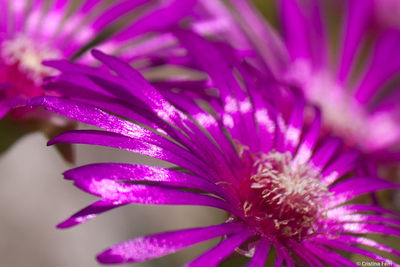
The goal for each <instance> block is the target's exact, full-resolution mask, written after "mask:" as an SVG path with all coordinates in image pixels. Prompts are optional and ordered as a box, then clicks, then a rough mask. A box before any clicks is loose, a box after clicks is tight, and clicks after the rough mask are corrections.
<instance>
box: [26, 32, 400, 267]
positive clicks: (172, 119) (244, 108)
mask: <svg viewBox="0 0 400 267" xmlns="http://www.w3.org/2000/svg"><path fill="white" fill-rule="evenodd" d="M175 35H176V37H177V38H178V40H180V44H181V45H182V46H183V47H184V48H186V50H187V53H188V56H189V58H190V59H191V62H190V63H191V66H193V67H194V68H196V69H198V70H203V71H204V72H205V73H207V74H208V76H209V77H210V79H209V80H208V81H207V82H206V83H209V86H210V87H216V88H218V90H219V92H220V96H219V98H214V99H210V100H209V101H208V102H207V103H208V108H204V104H205V103H204V102H203V105H198V104H197V103H198V102H196V101H195V97H192V98H190V97H183V96H182V95H181V94H175V95H174V94H173V93H171V92H169V93H168V90H166V91H159V90H158V89H157V88H161V87H163V85H168V81H165V83H163V82H158V83H155V84H156V86H157V88H156V87H154V86H153V85H151V84H150V83H148V82H147V81H146V80H145V79H144V78H143V77H142V76H141V75H140V74H139V73H138V72H136V71H135V70H134V69H132V68H131V67H130V66H129V65H128V64H126V63H124V62H122V61H119V60H118V59H116V58H114V57H111V56H107V55H105V54H103V53H101V52H99V51H93V55H94V56H95V57H96V58H97V59H98V60H100V61H101V62H102V63H103V64H104V65H106V66H107V67H108V68H110V69H111V70H112V72H113V73H115V75H114V74H112V73H111V72H108V71H105V70H104V69H99V68H93V67H87V66H84V65H79V64H76V63H71V62H66V61H51V62H48V63H47V65H48V66H52V67H54V68H56V69H58V70H59V71H60V72H61V75H60V76H58V77H57V78H55V79H54V80H53V81H50V82H49V84H47V85H46V88H47V89H56V90H57V92H58V93H60V94H63V95H65V97H67V98H68V99H66V98H59V97H55V96H45V97H38V98H35V99H34V100H33V101H32V102H31V104H32V105H34V106H42V107H44V108H45V109H47V110H50V111H52V112H56V113H59V114H61V115H64V116H67V117H69V118H71V119H74V120H77V121H80V122H83V123H87V124H91V125H94V126H97V127H99V128H100V130H75V131H69V132H65V133H63V134H61V135H59V136H57V137H55V138H54V139H52V140H51V141H50V142H49V144H57V143H64V142H67V143H80V144H90V145H102V146H107V147H116V148H119V149H124V150H127V151H131V152H135V153H140V154H143V155H147V156H151V157H154V158H157V159H161V160H164V161H168V162H170V163H172V164H174V165H176V166H178V167H179V168H176V169H174V170H173V169H167V168H161V167H152V166H144V165H135V164H126V163H124V164H121V163H100V164H92V165H87V166H83V167H79V168H75V169H72V170H69V171H67V172H65V173H64V176H65V178H66V179H69V180H73V181H74V184H75V185H76V186H77V187H78V188H80V189H82V190H84V191H86V192H88V193H90V194H93V195H96V196H98V197H100V199H99V200H98V201H96V202H94V203H93V204H92V205H90V206H88V207H86V208H84V209H82V210H81V211H79V212H78V213H76V214H74V215H73V216H72V217H70V218H69V219H67V220H66V221H64V222H63V223H61V224H59V226H58V227H60V228H66V227H71V226H73V225H76V224H80V223H82V222H85V221H87V220H90V219H92V218H94V217H95V216H97V215H98V214H100V213H103V212H106V211H108V210H110V209H114V208H117V207H120V206H123V205H127V204H131V203H137V204H151V205H201V206H209V207H214V208H218V209H222V210H224V211H226V212H227V213H228V214H229V216H228V219H227V220H226V221H225V222H223V223H221V224H219V225H213V226H206V227H202V228H194V229H185V230H177V231H172V232H166V233H160V234H154V235H148V236H142V237H138V238H135V239H132V240H129V241H125V242H122V243H120V244H117V245H115V246H113V247H111V248H110V249H107V250H106V251H104V252H102V253H101V254H100V255H99V256H98V260H99V261H100V262H102V263H126V262H141V261H146V260H150V259H153V258H157V257H162V256H164V255H167V254H171V253H174V252H176V251H178V250H181V249H183V248H185V247H188V246H191V245H194V244H196V243H199V242H203V241H206V240H209V239H213V238H217V237H220V238H222V239H221V242H220V243H219V244H218V245H217V246H215V247H213V248H211V249H210V250H209V251H207V252H205V253H203V254H202V255H200V256H199V257H198V258H196V259H194V260H193V261H191V262H190V263H188V264H187V266H216V265H217V264H218V263H220V262H221V261H222V260H223V259H224V258H226V257H227V256H229V255H230V254H232V253H234V252H237V253H239V254H242V255H245V256H247V257H249V258H251V260H250V263H249V266H264V263H265V261H266V259H267V257H268V254H269V251H270V250H272V249H274V250H275V251H276V255H277V256H276V260H275V265H274V266H282V264H283V263H284V262H285V263H286V266H294V265H295V264H296V265H300V264H308V265H309V266H326V265H330V266H357V265H356V264H355V263H353V262H351V261H350V260H348V259H346V258H345V257H344V256H342V255H340V254H339V252H338V251H337V250H341V251H346V252H351V253H356V254H361V255H365V256H367V257H370V258H372V259H374V260H377V261H383V262H386V263H390V260H388V259H386V258H385V257H382V256H380V255H378V254H376V253H375V252H370V251H368V250H365V249H363V248H359V247H358V245H365V246H367V247H372V248H375V249H377V250H379V251H381V252H387V253H390V254H394V255H397V256H400V252H399V251H397V250H394V249H392V248H389V247H387V246H385V245H383V244H380V243H379V242H377V241H374V240H373V239H370V238H369V237H364V236H360V234H383V235H394V236H400V231H399V228H398V226H399V225H400V220H399V219H400V216H399V214H397V213H395V212H392V211H390V210H386V209H384V208H382V207H380V206H378V205H375V204H361V203H357V202H354V201H353V199H354V198H356V197H358V196H361V195H363V194H367V193H371V192H376V191H379V190H384V189H394V188H396V189H398V188H399V185H397V184H393V183H391V182H388V181H385V180H382V179H379V178H378V177H369V176H366V175H358V174H357V172H356V170H357V166H358V156H357V155H358V153H357V152H356V151H355V150H346V149H345V148H344V147H343V146H342V145H341V141H340V140H339V139H338V138H334V137H329V136H325V137H324V138H321V137H319V130H320V127H321V114H320V112H319V111H318V110H317V109H312V110H313V111H314V119H313V121H312V123H311V125H310V127H304V125H303V117H304V111H305V102H304V100H302V98H301V97H299V98H298V101H297V102H296V105H295V106H294V107H293V109H292V110H290V111H286V112H289V113H290V118H289V119H288V120H285V119H284V118H283V117H282V115H281V113H280V112H281V111H280V110H279V109H277V108H275V107H274V105H271V101H273V99H271V97H272V96H271V95H272V94H268V95H266V94H264V92H265V90H274V89H276V88H275V87H276V86H277V85H275V84H272V83H270V84H267V83H265V81H264V80H263V76H262V77H258V76H257V73H255V72H252V68H248V67H249V66H247V65H242V64H241V63H240V62H239V61H238V60H237V59H236V57H235V55H234V54H231V53H230V51H231V50H230V49H229V48H228V47H226V46H222V48H223V49H221V50H220V48H221V46H220V45H221V44H219V45H218V46H217V47H215V46H214V44H213V43H209V42H207V41H205V40H204V39H202V38H200V37H198V36H197V35H194V34H193V33H191V32H189V31H182V30H177V31H175ZM228 62H229V63H228ZM232 68H233V69H234V71H232ZM239 81H240V82H239ZM193 84H194V85H196V86H197V88H198V89H199V91H201V89H202V88H201V87H199V84H200V83H199V82H198V81H193V83H190V82H188V81H184V82H181V83H179V82H175V86H176V87H177V88H180V89H186V87H188V88H191V86H193ZM261 89H263V90H261ZM264 89H265V90H264ZM189 91H190V90H189ZM193 91H194V90H193ZM278 106H279V105H278ZM136 123H139V124H136ZM141 125H145V126H146V127H143V126H141ZM349 201H352V202H351V203H349Z"/></svg>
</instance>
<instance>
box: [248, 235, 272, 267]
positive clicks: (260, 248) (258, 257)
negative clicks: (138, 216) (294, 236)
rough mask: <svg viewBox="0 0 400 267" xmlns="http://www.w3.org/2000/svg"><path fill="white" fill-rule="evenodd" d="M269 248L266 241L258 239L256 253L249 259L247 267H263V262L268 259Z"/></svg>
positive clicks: (269, 243) (269, 245)
mask: <svg viewBox="0 0 400 267" xmlns="http://www.w3.org/2000/svg"><path fill="white" fill-rule="evenodd" d="M270 247H271V242H269V241H267V240H266V239H264V238H262V239H260V242H259V243H258V245H257V248H256V252H255V253H254V256H253V257H252V258H251V261H250V263H249V264H247V267H263V266H264V265H265V262H266V260H267V258H268V252H269V249H270Z"/></svg>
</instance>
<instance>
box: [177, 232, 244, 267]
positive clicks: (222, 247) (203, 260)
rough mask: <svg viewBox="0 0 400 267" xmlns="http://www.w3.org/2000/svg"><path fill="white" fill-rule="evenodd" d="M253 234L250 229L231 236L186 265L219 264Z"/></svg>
mask: <svg viewBox="0 0 400 267" xmlns="http://www.w3.org/2000/svg"><path fill="white" fill-rule="evenodd" d="M250 236H251V233H250V232H249V231H242V232H240V233H236V234H234V235H232V236H229V237H228V238H226V239H225V240H223V241H222V242H221V243H219V244H218V245H217V246H215V247H213V248H212V249H210V250H209V251H207V252H205V253H204V254H202V255H201V256H199V257H198V258H196V259H195V260H193V261H191V262H189V263H187V264H185V265H184V266H185V267H203V266H210V267H213V266H217V265H218V264H219V263H220V262H221V261H222V260H223V259H224V258H226V257H228V256H229V255H230V254H231V253H232V252H233V251H234V250H235V249H236V248H237V247H239V246H240V245H241V244H242V243H243V242H244V241H246V240H247V239H248V238H249V237H250Z"/></svg>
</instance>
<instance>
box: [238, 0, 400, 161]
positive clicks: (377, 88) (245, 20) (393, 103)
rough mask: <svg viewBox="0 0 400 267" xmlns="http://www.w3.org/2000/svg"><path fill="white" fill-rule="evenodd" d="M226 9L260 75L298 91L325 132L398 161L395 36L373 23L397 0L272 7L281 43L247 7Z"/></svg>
mask: <svg viewBox="0 0 400 267" xmlns="http://www.w3.org/2000/svg"><path fill="white" fill-rule="evenodd" d="M231 2H232V5H231V6H232V8H233V12H234V15H235V16H236V17H237V22H238V23H239V24H240V25H241V27H242V29H243V30H244V32H245V34H246V35H247V36H248V37H249V39H250V41H251V42H252V43H253V44H254V51H256V52H257V53H258V57H259V58H262V59H263V60H264V62H265V63H266V65H267V68H266V69H267V70H264V72H268V71H270V72H272V73H273V74H274V75H275V77H276V78H277V79H281V80H284V81H286V82H289V83H291V84H295V85H297V86H299V87H300V88H301V89H302V90H303V92H304V94H305V95H306V98H307V99H308V100H309V101H311V102H313V103H315V104H317V105H318V106H319V107H320V108H321V109H322V112H323V116H324V118H325V119H324V123H323V128H324V130H326V131H331V132H333V133H334V134H336V135H339V136H341V137H342V138H344V140H345V141H346V143H347V144H348V145H355V146H358V147H359V148H361V149H362V150H363V151H364V152H365V153H367V154H374V155H375V157H374V160H380V161H383V160H390V158H391V157H392V159H393V156H395V157H397V158H398V155H397V156H396V155H394V154H391V152H397V153H398V150H396V149H397V147H398V145H399V141H400V128H399V125H400V123H399V119H400V117H399V115H400V106H399V105H398V103H399V101H398V100H399V91H398V86H399V83H398V80H396V79H395V78H396V75H398V73H399V71H400V57H399V53H398V51H397V48H398V47H399V45H400V30H399V28H398V27H397V28H396V27H393V26H390V25H389V23H387V24H385V23H379V22H378V20H377V12H378V13H379V14H382V12H383V13H384V11H383V9H385V10H387V8H388V6H394V2H396V3H397V1H384V0H383V1H379V0H366V1H347V0H345V1H298V0H279V1H277V6H278V11H279V19H280V22H281V30H282V37H280V36H278V35H277V34H276V31H275V30H274V29H273V28H272V27H271V26H270V25H269V24H268V22H267V21H265V20H264V19H263V18H261V16H260V15H259V14H258V13H257V10H255V9H254V8H253V7H252V6H251V5H250V3H249V2H250V1H246V0H232V1H231ZM386 13H387V12H386ZM391 14H393V13H391ZM330 18H335V19H336V20H335V21H334V22H333V23H332V21H331V20H329V19H330ZM337 18H340V20H337ZM386 18H387V19H392V18H393V17H389V16H388V15H386ZM396 18H397V17H396ZM332 25H338V26H339V28H340V29H339V31H338V30H337V29H335V26H332ZM336 32H339V36H336V35H337V33H336ZM388 152H390V153H389V154H388ZM390 154H391V155H390Z"/></svg>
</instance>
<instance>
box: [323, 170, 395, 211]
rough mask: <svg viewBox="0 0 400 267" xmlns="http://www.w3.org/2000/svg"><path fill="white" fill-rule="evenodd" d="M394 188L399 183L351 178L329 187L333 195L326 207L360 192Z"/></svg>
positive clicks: (344, 200)
mask: <svg viewBox="0 0 400 267" xmlns="http://www.w3.org/2000/svg"><path fill="white" fill-rule="evenodd" d="M396 188H400V184H395V183H392V182H389V181H385V180H383V179H379V178H373V177H367V178H363V177H358V178H351V179H348V180H345V181H343V182H341V183H338V184H337V185H334V186H333V187H331V188H330V190H329V191H330V192H331V193H333V195H334V196H335V197H334V199H331V200H329V202H328V203H327V207H328V208H331V207H334V206H336V205H339V204H342V203H344V202H346V201H348V200H350V199H353V198H355V197H357V196H359V195H362V194H366V193H371V192H375V191H379V190H384V189H396Z"/></svg>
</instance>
